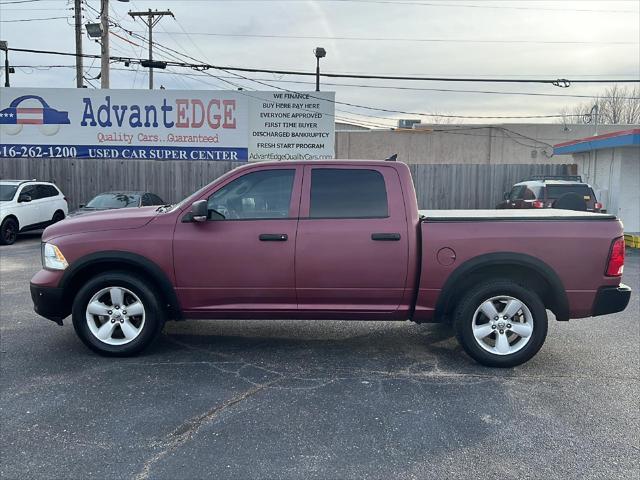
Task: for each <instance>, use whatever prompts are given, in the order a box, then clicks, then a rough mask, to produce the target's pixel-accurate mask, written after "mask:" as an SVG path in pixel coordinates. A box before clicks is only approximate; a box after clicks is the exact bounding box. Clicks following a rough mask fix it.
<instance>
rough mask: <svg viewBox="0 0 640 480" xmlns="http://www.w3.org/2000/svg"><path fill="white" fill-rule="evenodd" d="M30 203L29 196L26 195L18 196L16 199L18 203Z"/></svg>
mask: <svg viewBox="0 0 640 480" xmlns="http://www.w3.org/2000/svg"><path fill="white" fill-rule="evenodd" d="M30 201H31V195H28V194H26V193H21V194H20V196H19V197H18V203H24V202H30Z"/></svg>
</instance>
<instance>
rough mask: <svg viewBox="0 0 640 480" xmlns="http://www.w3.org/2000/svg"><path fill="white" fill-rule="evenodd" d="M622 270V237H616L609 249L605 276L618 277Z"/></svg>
mask: <svg viewBox="0 0 640 480" xmlns="http://www.w3.org/2000/svg"><path fill="white" fill-rule="evenodd" d="M622 270H624V238H623V237H620V238H616V239H615V240H614V241H613V243H612V244H611V249H610V250H609V261H608V263H607V271H606V272H605V275H606V276H607V277H619V276H620V275H622Z"/></svg>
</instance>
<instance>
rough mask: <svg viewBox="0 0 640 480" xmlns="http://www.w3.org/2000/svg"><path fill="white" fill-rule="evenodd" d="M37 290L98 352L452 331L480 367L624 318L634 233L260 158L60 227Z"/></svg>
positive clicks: (326, 166)
mask: <svg viewBox="0 0 640 480" xmlns="http://www.w3.org/2000/svg"><path fill="white" fill-rule="evenodd" d="M42 263H43V269H42V270H40V271H39V272H38V273H37V274H36V275H35V276H34V277H33V279H32V281H31V296H32V298H33V301H34V304H35V310H36V312H38V313H39V314H40V315H42V316H44V317H46V318H49V319H51V320H53V321H55V322H57V323H59V324H62V320H63V319H64V318H65V317H67V316H68V315H69V314H71V315H72V318H73V325H74V327H75V330H76V332H77V334H78V335H79V336H80V338H81V339H82V341H83V342H84V343H85V344H86V345H87V346H89V347H90V348H92V349H93V350H95V351H97V352H99V353H101V354H105V355H115V356H124V355H131V354H135V353H138V352H140V351H141V350H142V349H143V348H145V347H146V346H147V345H149V343H150V342H151V341H152V340H153V339H154V338H156V336H157V335H158V334H159V332H160V331H161V330H162V327H163V325H164V323H165V321H166V320H182V319H186V318H189V319H198V318H203V319H204V318H208V319H217V318H225V319H229V318H235V319H343V320H407V319H408V320H412V321H414V322H451V323H452V324H453V326H454V327H455V330H456V333H457V337H458V339H459V341H460V343H461V345H462V347H463V348H464V350H465V351H466V352H467V353H468V354H469V355H470V356H471V357H473V358H474V359H475V360H477V361H478V362H480V363H482V364H485V365H490V366H496V367H510V366H514V365H518V364H521V363H523V362H526V361H527V360H529V359H530V358H531V357H533V356H534V355H535V354H536V353H537V352H538V350H539V349H540V348H541V346H542V344H543V342H544V340H545V336H546V334H547V310H550V311H552V312H553V313H554V315H555V318H556V319H557V320H568V319H569V318H581V317H590V316H596V315H604V314H608V313H613V312H618V311H621V310H624V308H625V307H626V306H627V303H628V301H629V297H630V294H631V290H630V289H629V287H627V286H625V285H623V284H621V283H620V280H621V275H622V269H623V264H624V242H623V238H622V225H621V223H620V221H619V220H617V219H616V218H615V217H614V216H612V215H606V214H596V213H587V212H575V211H568V210H567V211H565V210H528V211H525V210H503V211H498V210H477V211H472V210H468V211H463V210H451V211H419V210H418V206H417V202H416V195H415V191H414V187H413V182H412V179H411V174H410V172H409V168H408V167H407V166H406V165H404V164H402V163H396V162H378V161H327V162H324V161H323V162H279V163H259V164H250V165H246V166H243V167H240V168H237V169H235V170H233V171H231V172H229V173H228V174H226V175H224V176H223V177H220V178H219V179H217V180H216V181H214V182H213V183H211V184H209V185H207V186H205V187H204V188H202V189H201V190H199V191H197V192H196V193H194V194H193V195H191V196H190V197H188V198H187V199H185V200H184V201H182V202H180V203H178V204H176V205H166V206H162V207H142V208H135V209H124V210H116V211H107V212H97V213H89V214H87V215H83V216H80V217H76V218H69V219H66V220H64V221H62V222H60V223H58V224H56V225H53V226H51V227H49V228H47V229H46V230H45V232H44V235H43V244H42Z"/></svg>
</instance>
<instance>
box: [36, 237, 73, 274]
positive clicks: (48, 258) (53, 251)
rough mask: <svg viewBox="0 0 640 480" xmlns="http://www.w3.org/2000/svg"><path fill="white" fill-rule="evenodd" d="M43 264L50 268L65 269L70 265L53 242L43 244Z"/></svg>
mask: <svg viewBox="0 0 640 480" xmlns="http://www.w3.org/2000/svg"><path fill="white" fill-rule="evenodd" d="M42 266H43V267H44V268H48V269H50V270H64V269H65V268H67V267H68V266H69V264H68V263H67V259H66V258H64V255H62V252H61V251H60V249H59V248H58V247H56V246H55V245H53V244H51V243H44V244H42Z"/></svg>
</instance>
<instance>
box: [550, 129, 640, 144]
mask: <svg viewBox="0 0 640 480" xmlns="http://www.w3.org/2000/svg"><path fill="white" fill-rule="evenodd" d="M639 133H640V128H634V129H631V130H620V131H619V132H611V133H604V134H602V135H595V136H593V137H585V138H578V139H577V140H569V141H568V142H562V143H558V144H556V145H554V147H566V146H567V145H573V144H575V143H582V142H593V141H594V140H602V139H604V138H611V137H620V136H622V135H637V134H639Z"/></svg>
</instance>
